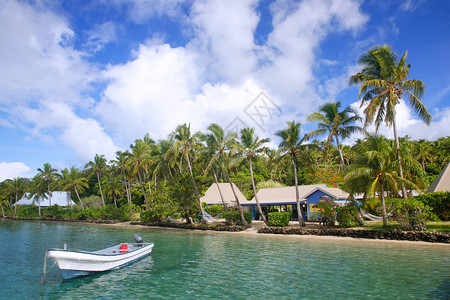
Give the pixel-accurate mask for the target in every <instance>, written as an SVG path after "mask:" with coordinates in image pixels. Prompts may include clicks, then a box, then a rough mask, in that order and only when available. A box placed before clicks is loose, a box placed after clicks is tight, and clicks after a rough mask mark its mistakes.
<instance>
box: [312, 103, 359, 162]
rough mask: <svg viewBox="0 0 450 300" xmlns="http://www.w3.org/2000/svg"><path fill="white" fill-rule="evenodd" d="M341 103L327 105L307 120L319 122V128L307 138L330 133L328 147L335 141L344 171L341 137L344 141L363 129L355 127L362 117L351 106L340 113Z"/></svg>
mask: <svg viewBox="0 0 450 300" xmlns="http://www.w3.org/2000/svg"><path fill="white" fill-rule="evenodd" d="M340 107H341V102H339V101H338V102H336V103H332V102H330V103H325V104H324V105H322V106H321V107H320V108H319V111H318V112H315V113H312V114H311V115H309V116H308V118H307V119H306V120H307V121H308V122H319V123H318V127H319V129H316V130H314V131H312V132H310V133H309V134H307V135H306V138H308V139H309V138H310V137H316V136H318V135H323V134H326V133H328V138H327V145H329V144H330V142H331V140H332V139H333V137H334V139H335V141H336V146H337V149H338V152H339V157H340V158H341V169H342V170H344V167H345V162H344V156H343V155H342V149H341V144H340V143H339V137H341V138H342V139H346V138H348V137H349V136H350V135H351V134H352V133H355V132H361V131H362V128H361V127H359V126H356V125H354V123H355V122H357V121H360V120H361V117H360V116H358V113H357V112H356V111H354V110H353V109H352V108H351V107H350V106H347V107H346V108H345V109H344V110H343V111H339V108H340Z"/></svg>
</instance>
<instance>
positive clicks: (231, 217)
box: [223, 211, 252, 225]
mask: <svg viewBox="0 0 450 300" xmlns="http://www.w3.org/2000/svg"><path fill="white" fill-rule="evenodd" d="M223 216H224V218H225V222H226V224H227V225H243V224H242V220H241V215H240V213H239V212H238V211H230V212H226V213H224V214H223ZM244 217H245V220H246V221H247V223H248V224H251V223H252V215H251V214H250V213H247V212H244Z"/></svg>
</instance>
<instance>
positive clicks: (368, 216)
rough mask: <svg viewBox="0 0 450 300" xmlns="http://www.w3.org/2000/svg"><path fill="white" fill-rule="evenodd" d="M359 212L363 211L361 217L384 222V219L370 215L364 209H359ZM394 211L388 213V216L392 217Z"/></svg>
mask: <svg viewBox="0 0 450 300" xmlns="http://www.w3.org/2000/svg"><path fill="white" fill-rule="evenodd" d="M359 210H360V211H361V215H362V216H363V217H365V218H367V219H369V220H371V221H383V217H379V216H375V215H372V214H370V213H368V212H367V211H365V210H363V209H362V208H359ZM391 213H392V211H391V212H390V213H388V214H387V215H388V216H389V215H391Z"/></svg>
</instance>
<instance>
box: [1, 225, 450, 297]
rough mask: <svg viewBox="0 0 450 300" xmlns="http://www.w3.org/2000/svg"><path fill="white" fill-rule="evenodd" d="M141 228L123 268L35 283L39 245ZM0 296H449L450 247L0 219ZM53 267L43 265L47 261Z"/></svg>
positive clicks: (82, 241) (100, 243)
mask: <svg viewBox="0 0 450 300" xmlns="http://www.w3.org/2000/svg"><path fill="white" fill-rule="evenodd" d="M136 232H137V233H139V234H141V235H142V236H143V238H144V240H146V241H152V242H154V243H155V247H154V250H153V253H152V255H151V256H149V257H147V258H145V259H143V260H140V261H139V262H137V263H135V264H133V265H131V266H128V267H126V268H123V269H120V270H116V271H112V272H107V273H103V274H99V275H93V276H89V277H83V278H78V279H74V280H69V281H63V280H62V277H61V274H60V272H59V270H58V269H57V268H56V266H55V267H54V268H53V269H52V270H51V271H50V272H49V274H48V275H47V280H48V281H51V282H50V283H46V284H44V285H39V282H40V277H41V275H42V266H43V260H44V252H45V250H46V249H48V248H52V247H61V246H62V244H63V243H67V244H68V247H69V248H71V249H74V248H77V249H83V250H96V249H100V248H105V247H107V246H110V245H113V244H118V243H120V242H124V241H132V240H133V234H134V233H136ZM0 246H1V247H0V257H1V260H0V278H1V281H0V287H1V289H0V291H1V292H0V298H2V299H39V298H42V299H153V298H172V299H181V298H184V299H221V298H227V299H275V298H276V299H319V298H325V297H327V298H333V299H449V298H450V271H449V270H450V246H449V245H422V244H419V245H416V244H411V243H408V244H403V243H376V242H372V241H358V240H356V241H348V240H345V241H335V240H323V239H308V238H300V237H294V238H293V237H282V236H281V237H278V236H251V235H250V236H249V235H236V234H230V233H208V232H192V231H179V230H170V229H164V230H161V229H151V228H149V229H147V228H144V229H142V228H131V229H128V228H118V227H110V226H97V225H85V224H69V223H54V222H40V221H11V220H0ZM50 265H51V264H50Z"/></svg>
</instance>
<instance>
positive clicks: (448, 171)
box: [426, 163, 450, 193]
mask: <svg viewBox="0 0 450 300" xmlns="http://www.w3.org/2000/svg"><path fill="white" fill-rule="evenodd" d="M434 192H450V163H448V164H447V165H446V166H445V167H444V168H443V169H442V171H441V173H439V175H438V177H436V179H435V180H434V181H433V182H432V183H431V185H430V187H429V188H428V189H427V191H426V193H434Z"/></svg>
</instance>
